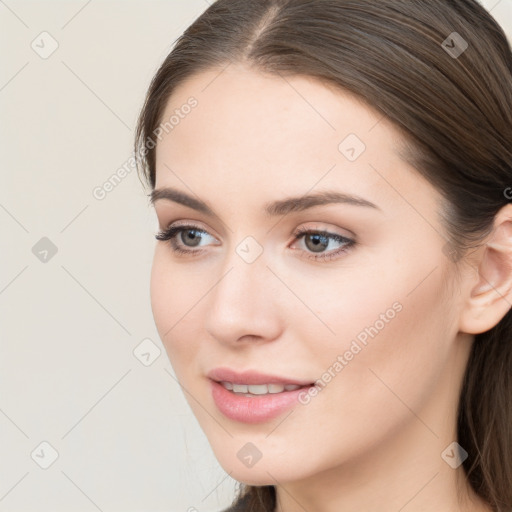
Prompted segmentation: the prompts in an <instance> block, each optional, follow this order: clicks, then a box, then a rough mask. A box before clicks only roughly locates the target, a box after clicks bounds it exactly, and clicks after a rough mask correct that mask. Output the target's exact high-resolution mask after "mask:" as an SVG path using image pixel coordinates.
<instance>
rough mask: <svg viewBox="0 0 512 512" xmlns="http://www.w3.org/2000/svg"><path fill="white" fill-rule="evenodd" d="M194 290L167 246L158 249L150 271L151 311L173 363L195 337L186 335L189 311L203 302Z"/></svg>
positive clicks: (188, 325)
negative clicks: (169, 255)
mask: <svg viewBox="0 0 512 512" xmlns="http://www.w3.org/2000/svg"><path fill="white" fill-rule="evenodd" d="M187 282H189V285H187ZM194 289H195V288H194V286H190V280H188V279H187V278H186V276H185V273H184V272H183V271H182V270H180V268H179V265H175V264H171V263H170V262H169V257H168V255H167V253H166V249H165V247H157V248H156V249H155V255H154V258H153V265H152V268H151V279H150V296H151V309H152V312H153V318H154V321H155V325H156V328H157V330H158V333H159V335H160V339H161V341H162V343H163V344H164V346H165V349H166V351H167V353H168V355H169V359H170V361H171V363H173V361H174V359H176V358H177V357H179V356H180V351H183V350H184V349H187V348H188V349H189V350H190V349H192V347H193V339H194V337H192V336H190V333H188V332H187V328H189V329H190V326H191V325H190V323H189V322H188V320H189V318H188V315H187V310H190V308H191V307H192V306H193V305H194V304H196V303H197V302H198V301H199V300H200V296H198V292H197V291H196V292H194ZM179 339H186V340H187V343H178V340H179Z"/></svg>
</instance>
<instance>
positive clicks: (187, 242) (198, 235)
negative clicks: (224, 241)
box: [155, 225, 215, 254]
mask: <svg viewBox="0 0 512 512" xmlns="http://www.w3.org/2000/svg"><path fill="white" fill-rule="evenodd" d="M206 237H210V238H211V239H213V240H215V238H214V237H213V236H212V235H210V234H209V233H207V232H206V231H205V230H204V229H201V228H199V227H197V226H192V225H178V226H171V227H169V228H168V229H167V230H164V231H161V232H160V233H158V234H157V235H156V237H155V238H156V239H157V240H160V241H164V242H169V243H170V245H171V249H172V250H173V251H174V252H175V253H177V254H198V253H200V252H203V251H202V250H199V251H198V250H195V249H193V248H194V247H200V243H201V241H202V240H204V239H205V238H206ZM177 239H179V241H180V243H178V241H177ZM180 244H182V245H180ZM184 247H190V248H192V249H186V248H184Z"/></svg>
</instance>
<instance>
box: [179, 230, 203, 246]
mask: <svg viewBox="0 0 512 512" xmlns="http://www.w3.org/2000/svg"><path fill="white" fill-rule="evenodd" d="M186 233H188V234H187V237H186V240H185V239H184V238H183V234H184V233H182V235H181V239H182V241H183V242H184V243H185V245H187V243H186V242H187V241H189V242H196V243H193V244H191V245H190V247H194V246H196V245H198V244H199V242H200V240H201V237H200V236H198V234H197V230H195V229H189V230H187V231H186Z"/></svg>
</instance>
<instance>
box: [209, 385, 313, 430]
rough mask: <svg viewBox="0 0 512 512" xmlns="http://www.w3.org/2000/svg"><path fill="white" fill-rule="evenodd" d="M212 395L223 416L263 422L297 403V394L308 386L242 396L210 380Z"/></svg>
mask: <svg viewBox="0 0 512 512" xmlns="http://www.w3.org/2000/svg"><path fill="white" fill-rule="evenodd" d="M211 383H212V395H213V400H214V401H215V404H216V405H217V408H218V409H219V410H220V412H221V413H222V414H224V416H226V417H228V418H229V419H231V420H234V421H239V422H242V423H263V422H265V421H268V420H271V419H273V418H276V417H277V416H279V415H280V414H281V413H283V412H284V411H286V410H287V409H289V408H290V407H292V406H293V405H297V404H299V403H300V402H299V395H300V394H301V393H304V392H305V391H306V390H307V389H308V387H307V386H306V387H302V388H300V389H296V390H294V391H283V392H282V393H269V394H266V395H255V396H254V397H252V396H244V395H236V394H235V393H233V392H231V391H228V390H227V389H226V388H225V387H224V386H223V385H222V384H219V383H218V382H215V381H213V380H212V381H211Z"/></svg>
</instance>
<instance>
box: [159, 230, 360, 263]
mask: <svg viewBox="0 0 512 512" xmlns="http://www.w3.org/2000/svg"><path fill="white" fill-rule="evenodd" d="M184 231H197V232H199V233H204V234H207V235H209V233H208V232H207V231H205V230H204V229H201V228H199V227H198V226H194V225H178V226H171V227H169V228H168V229H167V230H163V231H161V232H159V233H158V234H157V235H156V236H155V238H156V239H157V240H160V241H163V242H169V245H170V246H171V249H172V250H173V252H174V253H176V254H178V255H183V256H198V255H199V254H201V253H202V252H203V251H202V250H189V249H182V247H181V246H179V245H178V244H177V243H176V236H177V235H179V234H180V233H182V232H184ZM306 235H319V236H321V237H325V238H327V239H328V240H334V241H335V242H339V243H344V244H345V245H344V246H343V247H342V248H340V249H337V250H335V251H331V252H327V253H323V254H319V255H313V254H314V253H310V255H309V256H307V259H311V260H316V261H330V260H332V259H333V258H335V257H336V256H339V255H341V254H342V253H345V252H347V251H348V250H349V249H351V248H352V247H354V246H355V245H356V241H355V240H353V239H351V238H347V237H345V236H341V235H338V234H336V233H329V232H328V231H319V230H314V229H307V228H304V227H301V228H298V229H297V230H296V231H295V232H294V233H293V236H294V237H295V239H294V242H295V241H297V240H301V239H302V238H304V237H305V236H306ZM210 236H211V235H210Z"/></svg>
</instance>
